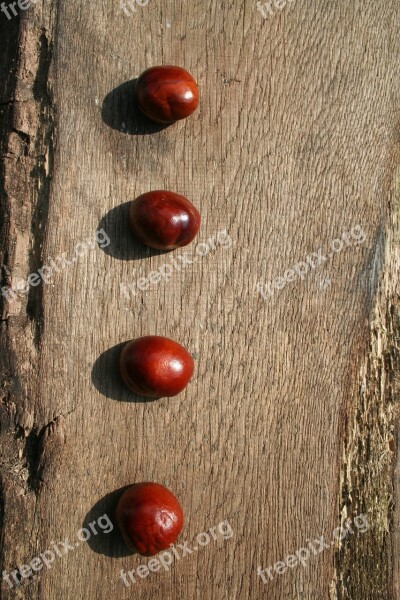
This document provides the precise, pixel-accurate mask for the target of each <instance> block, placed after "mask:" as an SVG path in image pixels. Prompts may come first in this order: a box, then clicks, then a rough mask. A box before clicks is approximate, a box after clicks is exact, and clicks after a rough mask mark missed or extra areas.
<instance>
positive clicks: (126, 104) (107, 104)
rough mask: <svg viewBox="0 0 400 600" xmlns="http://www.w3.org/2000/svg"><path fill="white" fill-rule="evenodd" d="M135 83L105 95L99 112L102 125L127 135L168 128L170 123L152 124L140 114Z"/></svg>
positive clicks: (143, 133) (123, 85)
mask: <svg viewBox="0 0 400 600" xmlns="http://www.w3.org/2000/svg"><path fill="white" fill-rule="evenodd" d="M136 81H137V78H136V79H131V80H130V81H126V82H125V83H122V84H121V85H119V86H118V87H116V88H114V89H113V90H111V92H109V93H108V94H107V96H106V97H105V98H104V100H103V106H102V110H101V116H102V119H103V121H104V123H105V124H106V125H108V126H109V127H111V128H112V129H116V130H117V131H120V132H121V133H126V134H129V135H149V134H152V133H157V132H158V131H162V130H163V129H166V128H167V127H169V126H170V125H171V123H168V124H162V123H154V122H153V121H151V120H150V119H148V118H147V117H146V116H145V115H144V114H143V113H142V112H141V110H140V109H139V106H138V104H137V102H136V98H135V85H136Z"/></svg>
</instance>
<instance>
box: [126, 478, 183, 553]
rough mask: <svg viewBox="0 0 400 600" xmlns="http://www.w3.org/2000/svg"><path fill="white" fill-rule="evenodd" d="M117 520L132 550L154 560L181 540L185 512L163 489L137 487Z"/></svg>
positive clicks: (146, 485) (149, 485) (156, 485)
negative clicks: (162, 551)
mask: <svg viewBox="0 0 400 600" xmlns="http://www.w3.org/2000/svg"><path fill="white" fill-rule="evenodd" d="M116 520H117V523H118V526H119V529H120V531H121V533H122V536H123V538H124V540H125V542H126V544H127V545H128V546H129V548H130V549H131V550H133V551H134V552H139V553H140V554H143V555H144V556H154V554H157V552H161V550H166V549H167V548H169V547H170V545H171V544H174V543H175V541H176V540H177V538H178V536H179V534H180V532H181V530H182V526H183V511H182V507H181V505H180V504H179V502H178V500H177V499H176V498H175V496H174V495H173V494H172V492H170V491H169V490H168V489H167V488H165V487H164V486H163V485H160V484H159V483H150V482H146V483H136V484H134V485H132V486H130V487H129V488H128V489H127V490H126V491H125V492H124V493H123V494H122V496H121V498H120V500H119V502H118V504H117V509H116Z"/></svg>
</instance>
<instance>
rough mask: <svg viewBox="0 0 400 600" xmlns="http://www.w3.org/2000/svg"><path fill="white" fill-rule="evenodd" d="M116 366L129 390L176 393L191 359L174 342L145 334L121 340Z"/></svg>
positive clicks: (187, 376) (190, 367)
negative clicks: (124, 342) (128, 340)
mask: <svg viewBox="0 0 400 600" xmlns="http://www.w3.org/2000/svg"><path fill="white" fill-rule="evenodd" d="M119 367H120V373H121V377H122V380H123V381H124V383H125V385H126V386H127V387H128V388H129V389H130V390H131V391H132V392H134V393H135V394H140V395H141V396H147V397H149V398H161V397H163V396H167V397H169V396H176V395H177V394H179V393H180V392H181V391H182V390H183V389H184V388H185V387H186V386H187V384H188V383H189V381H190V379H191V377H192V375H193V371H194V362H193V358H192V357H191V356H190V354H189V352H188V351H187V350H186V349H185V348H184V347H183V346H181V345H180V344H178V342H174V341H173V340H170V339H169V338H166V337H162V336H158V335H148V336H145V337H141V338H137V339H135V340H132V341H131V342H128V343H127V344H125V346H124V347H123V349H122V352H121V356H120V361H119Z"/></svg>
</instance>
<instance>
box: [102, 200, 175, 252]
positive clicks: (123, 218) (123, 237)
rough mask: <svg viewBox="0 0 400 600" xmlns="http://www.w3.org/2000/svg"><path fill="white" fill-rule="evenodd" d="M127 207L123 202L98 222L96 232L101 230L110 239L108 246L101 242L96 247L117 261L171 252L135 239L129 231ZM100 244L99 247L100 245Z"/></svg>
mask: <svg viewBox="0 0 400 600" xmlns="http://www.w3.org/2000/svg"><path fill="white" fill-rule="evenodd" d="M129 205H130V202H124V203H123V204H120V205H119V206H116V207H115V208H112V209H111V210H110V211H109V212H108V213H106V214H105V215H104V216H103V217H102V218H101V219H100V222H99V225H98V230H99V229H103V230H104V231H105V232H106V234H107V235H108V237H109V239H110V243H109V245H108V246H105V245H104V241H103V240H102V241H101V242H100V243H98V246H99V248H100V249H101V250H103V252H105V254H108V255H109V256H113V257H114V258H118V259H119V260H141V259H142V258H149V257H150V256H158V255H159V254H168V253H169V252H171V250H156V249H155V248H150V247H149V246H145V244H142V243H141V242H139V240H137V239H135V237H134V235H133V233H132V232H131V230H130V229H129ZM100 244H101V245H100Z"/></svg>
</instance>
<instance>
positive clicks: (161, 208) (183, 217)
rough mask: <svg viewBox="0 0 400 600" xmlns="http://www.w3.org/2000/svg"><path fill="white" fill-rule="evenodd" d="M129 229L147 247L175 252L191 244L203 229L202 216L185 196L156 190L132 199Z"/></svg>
mask: <svg viewBox="0 0 400 600" xmlns="http://www.w3.org/2000/svg"><path fill="white" fill-rule="evenodd" d="M129 226H130V228H131V231H132V233H133V234H134V236H135V237H137V238H138V239H139V240H140V241H141V242H143V243H144V244H147V245H148V246H151V247H152V248H158V249H160V250H172V249H174V248H180V247H182V246H186V245H187V244H190V242H191V241H192V240H193V238H194V237H195V236H196V234H197V232H198V231H199V228H200V213H199V211H198V210H197V208H195V207H194V206H193V204H192V203H191V202H190V200H188V199H187V198H185V196H180V195H179V194H175V192H167V191H165V190H155V191H153V192H146V193H145V194H142V195H141V196H138V197H137V198H136V199H135V200H132V202H131V204H130V206H129Z"/></svg>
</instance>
